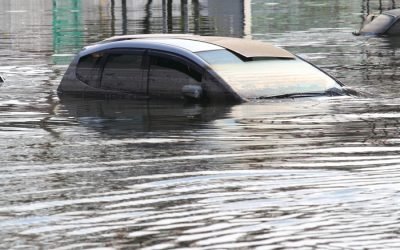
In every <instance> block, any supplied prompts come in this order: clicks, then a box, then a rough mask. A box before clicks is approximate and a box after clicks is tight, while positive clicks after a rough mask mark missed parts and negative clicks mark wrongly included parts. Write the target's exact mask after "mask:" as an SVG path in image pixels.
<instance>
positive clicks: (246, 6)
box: [243, 0, 252, 38]
mask: <svg viewBox="0 0 400 250" xmlns="http://www.w3.org/2000/svg"><path fill="white" fill-rule="evenodd" d="M243 23H244V27H243V33H244V34H243V35H244V37H245V38H251V27H252V18H251V0H243Z"/></svg>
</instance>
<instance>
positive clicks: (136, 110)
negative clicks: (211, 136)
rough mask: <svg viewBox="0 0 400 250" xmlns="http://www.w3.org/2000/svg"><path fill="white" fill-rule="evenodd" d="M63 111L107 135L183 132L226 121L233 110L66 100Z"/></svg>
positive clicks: (227, 108) (158, 103) (97, 100)
mask: <svg viewBox="0 0 400 250" xmlns="http://www.w3.org/2000/svg"><path fill="white" fill-rule="evenodd" d="M60 104H61V109H62V110H65V111H66V114H67V115H68V116H70V117H71V116H72V117H75V118H76V119H77V120H78V121H79V122H80V123H81V124H82V125H84V126H86V127H89V128H92V129H94V130H96V131H99V132H101V133H106V134H111V135H114V134H129V133H131V132H149V131H169V130H171V131H172V130H174V131H180V130H188V129H189V130H190V129H195V128H200V127H203V126H206V125H207V124H208V123H210V122H212V121H214V120H216V119H221V118H224V117H225V116H226V115H227V114H228V113H229V112H230V111H231V106H227V105H213V106H204V105H200V104H194V103H184V102H172V101H142V100H141V101H136V100H115V99H112V100H103V99H82V98H75V97H63V98H62V99H61V101H60Z"/></svg>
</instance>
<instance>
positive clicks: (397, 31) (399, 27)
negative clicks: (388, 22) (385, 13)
mask: <svg viewBox="0 0 400 250" xmlns="http://www.w3.org/2000/svg"><path fill="white" fill-rule="evenodd" d="M386 33H387V34H388V35H392V36H396V35H397V36H398V35H400V20H397V22H396V23H394V24H393V25H392V27H390V29H389V30H388V31H387V32H386Z"/></svg>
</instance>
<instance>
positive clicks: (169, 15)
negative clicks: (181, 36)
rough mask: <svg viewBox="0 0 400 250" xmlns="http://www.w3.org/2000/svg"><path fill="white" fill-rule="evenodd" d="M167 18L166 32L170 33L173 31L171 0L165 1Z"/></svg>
mask: <svg viewBox="0 0 400 250" xmlns="http://www.w3.org/2000/svg"><path fill="white" fill-rule="evenodd" d="M167 20H168V32H169V33H172V31H173V28H174V27H173V25H174V20H173V15H172V0H168V1H167Z"/></svg>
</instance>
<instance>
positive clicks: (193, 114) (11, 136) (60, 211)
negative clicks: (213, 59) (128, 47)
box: [0, 0, 400, 249]
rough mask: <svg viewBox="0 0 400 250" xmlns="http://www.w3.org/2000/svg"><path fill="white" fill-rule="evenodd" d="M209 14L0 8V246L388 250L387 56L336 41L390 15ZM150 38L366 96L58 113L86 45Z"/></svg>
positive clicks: (392, 45)
mask: <svg viewBox="0 0 400 250" xmlns="http://www.w3.org/2000/svg"><path fill="white" fill-rule="evenodd" d="M218 2H219V3H216V2H215V1H210V2H207V1H187V4H188V5H187V6H186V5H183V6H181V5H180V3H179V2H178V1H176V2H175V1H174V4H173V5H171V6H170V5H168V4H169V3H170V2H169V1H160V3H158V2H157V3H156V2H155V1H110V2H107V1H94V0H90V1H74V0H70V1H64V0H63V1H61V0H59V1H56V0H54V1H49V0H39V1H33V0H32V1H25V0H13V1H11V0H7V1H2V2H1V3H0V6H1V11H0V20H1V22H2V23H3V24H4V25H2V27H1V28H0V33H1V36H0V55H1V56H2V58H3V60H1V62H0V74H1V75H3V76H5V78H6V83H5V84H3V86H2V87H1V88H0V90H1V92H0V151H1V152H2V153H1V156H0V166H1V167H0V180H1V181H0V183H1V184H0V190H1V192H0V193H1V194H0V197H1V199H0V239H1V240H0V248H2V249H185V248H186V249H188V248H190V249H397V248H399V247H400V240H398V238H399V226H398V225H399V217H400V212H399V210H398V204H399V202H400V193H399V188H400V187H399V183H400V174H399V168H400V167H399V166H400V165H399V164H400V156H399V153H400V140H399V134H400V130H399V123H400V113H399V109H400V98H399V95H398V84H399V80H398V79H399V77H398V76H399V72H398V70H397V68H398V61H399V60H398V53H399V47H398V44H399V43H398V41H396V39H386V38H368V37H355V36H353V35H352V34H351V32H352V31H354V30H357V29H359V28H360V25H361V22H362V16H363V15H364V14H367V12H379V11H380V9H388V8H392V7H393V4H394V5H400V3H397V2H396V1H381V2H382V5H379V3H377V2H375V1H361V0H357V1H344V0H343V1H334V2H333V3H332V2H331V1H316V0H315V1H311V0H307V1H281V0H275V1H261V0H253V1H251V2H250V1H248V2H245V3H244V4H245V6H246V8H245V11H242V9H240V8H239V7H240V6H241V2H240V1H222V0H221V1H218ZM124 3H125V4H124ZM163 3H164V5H163ZM227 4H228V7H229V8H228V7H227ZM238 8H239V9H238ZM221 9H223V10H224V11H223V12H221V11H217V10H221ZM216 13H219V14H216ZM238 13H241V14H238ZM163 32H169V33H178V32H186V33H196V34H205V35H228V36H238V37H249V38H250V37H251V38H253V39H258V40H263V41H268V42H271V43H273V44H275V45H278V46H281V47H283V48H286V49H289V50H290V51H292V52H294V53H297V54H300V55H301V56H303V57H306V58H308V59H309V60H310V61H311V62H313V63H315V64H317V65H319V66H320V67H322V68H323V69H324V70H326V71H328V72H329V73H331V74H332V75H334V76H336V77H338V78H339V79H340V80H341V81H342V82H344V83H345V84H346V85H347V86H349V87H351V88H354V89H356V90H358V91H361V92H365V93H366V94H365V95H364V96H363V97H359V98H353V97H346V98H331V99H328V98H317V99H296V100H292V99H290V100H277V101H262V102H253V103H247V104H243V105H237V106H201V105H184V104H182V103H158V102H137V101H129V100H124V101H121V100H92V99H88V100H82V99H76V98H65V99H62V100H60V99H59V98H58V96H57V94H56V91H55V90H56V88H57V85H58V83H59V81H60V79H61V77H62V74H63V73H64V71H65V70H66V67H67V64H68V62H69V60H70V59H71V56H72V55H73V54H74V53H76V52H77V51H78V50H79V49H80V48H81V47H83V46H84V45H86V44H88V43H91V42H94V41H98V40H100V39H102V38H105V37H109V36H111V35H121V34H137V33H163Z"/></svg>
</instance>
